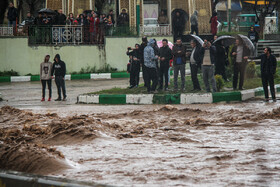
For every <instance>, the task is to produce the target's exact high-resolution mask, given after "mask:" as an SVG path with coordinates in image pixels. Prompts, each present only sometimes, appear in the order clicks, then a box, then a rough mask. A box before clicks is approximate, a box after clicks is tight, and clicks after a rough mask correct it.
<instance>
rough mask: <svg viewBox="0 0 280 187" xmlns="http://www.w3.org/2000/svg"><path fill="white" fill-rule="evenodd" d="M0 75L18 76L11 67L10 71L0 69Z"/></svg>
mask: <svg viewBox="0 0 280 187" xmlns="http://www.w3.org/2000/svg"><path fill="white" fill-rule="evenodd" d="M0 76H19V74H18V72H16V71H14V70H12V69H11V71H0Z"/></svg>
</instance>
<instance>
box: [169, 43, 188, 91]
mask: <svg viewBox="0 0 280 187" xmlns="http://www.w3.org/2000/svg"><path fill="white" fill-rule="evenodd" d="M186 52H187V49H186V47H185V46H184V45H183V44H182V40H181V38H178V39H177V40H176V44H175V45H174V46H173V49H172V53H173V56H174V60H173V67H174V90H175V91H177V89H178V75H179V71H180V74H181V82H182V83H181V90H182V91H184V90H185V71H186V70H185V69H186Z"/></svg>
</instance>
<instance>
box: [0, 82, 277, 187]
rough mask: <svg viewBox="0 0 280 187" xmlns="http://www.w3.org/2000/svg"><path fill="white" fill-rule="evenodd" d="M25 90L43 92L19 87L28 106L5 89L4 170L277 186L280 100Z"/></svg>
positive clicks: (0, 133)
mask: <svg viewBox="0 0 280 187" xmlns="http://www.w3.org/2000/svg"><path fill="white" fill-rule="evenodd" d="M122 83H123V82H122V81H121V80H120V82H119V84H122ZM71 84H73V85H72V87H74V86H75V83H71ZM100 84H101V83H100ZM26 85H27V86H26V87H27V88H33V89H34V90H36V91H34V92H33V93H32V94H31V96H30V97H28V94H27V93H29V91H28V89H27V88H23V87H22V90H21V94H23V95H24V97H22V99H20V98H17V97H15V96H13V92H16V90H17V89H18V87H17V86H15V87H13V86H14V85H2V86H1V87H0V92H2V95H6V97H4V98H8V101H4V102H1V103H0V106H1V107H2V108H1V109H0V167H1V169H10V170H17V171H24V172H31V173H36V174H42V175H50V176H57V177H64V178H70V179H74V180H82V181H91V182H97V183H102V184H109V185H114V186H280V141H279V138H280V105H279V103H280V101H277V102H275V103H273V102H269V103H265V102H264V101H263V100H262V99H256V100H251V101H248V102H244V103H231V104H226V103H220V104H204V105H203V104H201V105H172V106H171V105H165V106H164V105H147V106H141V105H120V106H109V105H105V106H102V105H77V104H75V103H74V99H75V97H74V95H75V94H77V93H73V96H72V95H71V94H69V100H68V101H67V102H65V103H62V102H61V103H60V102H59V103H55V102H50V103H47V102H46V103H40V102H38V98H39V97H40V87H39V88H38V89H37V87H38V85H36V84H35V85H30V84H28V83H26ZM101 85H102V84H101ZM90 86H91V85H89V86H88V88H84V89H86V90H87V89H88V90H90V89H91V88H90ZM7 87H9V88H10V91H9V90H8V89H4V88H7ZM72 87H70V89H72ZM1 89H2V90H1ZM3 93H4V94H3ZM17 94H18V93H17ZM17 94H14V95H16V96H18V95H19V94H18V95H17ZM35 97H36V98H35ZM37 97H38V98H37ZM10 98H14V99H10ZM9 99H10V101H9ZM29 103H30V104H29ZM8 105H9V106H8Z"/></svg>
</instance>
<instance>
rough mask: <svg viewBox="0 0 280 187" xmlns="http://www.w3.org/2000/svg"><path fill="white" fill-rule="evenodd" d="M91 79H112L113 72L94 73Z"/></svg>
mask: <svg viewBox="0 0 280 187" xmlns="http://www.w3.org/2000/svg"><path fill="white" fill-rule="evenodd" d="M90 79H111V73H93V74H90Z"/></svg>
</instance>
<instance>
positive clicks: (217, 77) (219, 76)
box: [215, 75, 225, 92]
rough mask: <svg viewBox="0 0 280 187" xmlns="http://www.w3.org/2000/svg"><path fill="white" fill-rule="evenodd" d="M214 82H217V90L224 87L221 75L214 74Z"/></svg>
mask: <svg viewBox="0 0 280 187" xmlns="http://www.w3.org/2000/svg"><path fill="white" fill-rule="evenodd" d="M215 79H216V84H217V91H218V92H219V91H220V90H221V89H223V88H224V86H225V82H224V79H223V76H222V75H215Z"/></svg>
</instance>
